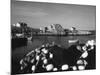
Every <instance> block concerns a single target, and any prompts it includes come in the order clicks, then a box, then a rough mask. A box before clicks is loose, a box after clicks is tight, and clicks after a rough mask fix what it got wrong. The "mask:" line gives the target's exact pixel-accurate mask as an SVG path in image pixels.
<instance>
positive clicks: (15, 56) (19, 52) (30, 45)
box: [12, 35, 95, 72]
mask: <svg viewBox="0 0 100 75" xmlns="http://www.w3.org/2000/svg"><path fill="white" fill-rule="evenodd" d="M74 39H79V42H80V43H85V42H86V41H88V40H91V39H94V40H95V35H90V36H33V40H32V41H28V42H27V45H26V46H23V47H19V48H16V49H14V50H12V61H13V63H12V67H13V68H12V69H14V68H16V70H15V72H17V70H18V69H19V67H18V65H19V61H20V59H22V58H23V56H24V55H26V54H27V53H28V52H30V51H31V50H33V49H35V48H37V47H39V46H41V45H42V44H45V43H51V42H55V43H56V44H60V45H61V46H62V47H63V48H68V47H69V44H68V40H74Z"/></svg>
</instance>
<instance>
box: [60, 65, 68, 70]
mask: <svg viewBox="0 0 100 75" xmlns="http://www.w3.org/2000/svg"><path fill="white" fill-rule="evenodd" d="M68 68H69V67H68V65H67V64H65V65H62V67H61V69H62V70H68Z"/></svg>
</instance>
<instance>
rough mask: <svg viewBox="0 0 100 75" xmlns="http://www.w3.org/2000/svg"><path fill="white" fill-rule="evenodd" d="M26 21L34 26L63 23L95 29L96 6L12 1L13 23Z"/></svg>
mask: <svg viewBox="0 0 100 75" xmlns="http://www.w3.org/2000/svg"><path fill="white" fill-rule="evenodd" d="M17 22H25V23H27V24H28V26H30V27H32V28H40V27H45V26H49V25H51V24H61V25H62V27H63V28H71V27H76V28H77V29H79V30H95V27H96V6H89V5H73V4H58V3H43V2H25V1H15V0H13V1H12V2H11V24H16V23H17Z"/></svg>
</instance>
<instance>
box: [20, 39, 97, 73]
mask: <svg viewBox="0 0 100 75" xmlns="http://www.w3.org/2000/svg"><path fill="white" fill-rule="evenodd" d="M94 45H95V42H94V41H93V40H89V41H87V42H86V44H85V45H84V46H82V47H80V46H77V45H76V48H77V50H79V51H81V52H82V54H81V56H80V57H79V58H78V59H77V61H76V64H75V65H70V64H68V63H64V64H59V65H58V66H55V64H54V61H55V60H53V59H54V57H55V56H54V53H53V52H52V51H51V49H52V47H54V46H55V44H54V42H53V43H52V44H46V45H42V46H41V47H39V48H36V49H35V50H32V51H31V52H29V53H28V54H27V55H26V56H25V57H24V58H23V59H21V60H20V65H21V68H20V70H21V71H23V72H24V73H36V72H47V71H67V70H73V71H75V70H84V69H85V67H86V66H87V64H88V62H87V61H86V60H85V59H86V58H87V57H88V55H89V54H88V51H90V50H93V49H94ZM56 46H57V45H56ZM58 47H59V46H58ZM59 57H60V56H59ZM66 60H67V59H66Z"/></svg>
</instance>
